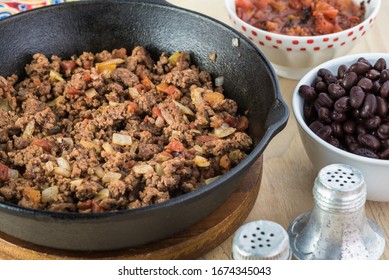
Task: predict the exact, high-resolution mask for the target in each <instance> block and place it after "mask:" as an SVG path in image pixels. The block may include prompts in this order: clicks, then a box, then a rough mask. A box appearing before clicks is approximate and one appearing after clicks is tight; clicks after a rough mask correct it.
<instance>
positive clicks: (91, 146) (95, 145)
mask: <svg viewBox="0 0 389 280" xmlns="http://www.w3.org/2000/svg"><path fill="white" fill-rule="evenodd" d="M80 145H81V146H83V147H84V148H87V149H88V148H89V149H95V150H96V152H98V153H100V152H101V148H100V145H99V143H98V140H97V141H96V140H94V141H93V142H92V141H85V140H81V141H80Z"/></svg>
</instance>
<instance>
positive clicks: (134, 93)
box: [128, 87, 139, 99]
mask: <svg viewBox="0 0 389 280" xmlns="http://www.w3.org/2000/svg"><path fill="white" fill-rule="evenodd" d="M128 93H129V94H130V96H131V97H132V99H137V98H138V97H139V92H138V90H137V89H136V88H134V87H132V88H128Z"/></svg>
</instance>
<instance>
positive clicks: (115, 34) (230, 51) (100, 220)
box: [0, 0, 289, 250]
mask: <svg viewBox="0 0 389 280" xmlns="http://www.w3.org/2000/svg"><path fill="white" fill-rule="evenodd" d="M0 38H1V41H2V43H1V44H0V75H3V76H7V75H10V74H12V73H18V74H19V75H20V76H21V78H23V75H24V74H23V73H24V65H25V64H27V63H29V61H30V60H31V57H32V55H33V54H34V53H37V52H41V53H44V54H45V55H47V56H51V55H52V54H55V55H58V56H61V57H63V58H66V57H70V56H71V55H73V54H81V53H82V52H83V51H90V52H93V53H95V52H100V51H102V50H104V49H107V50H112V49H114V48H120V47H125V48H127V49H128V50H131V49H132V48H134V47H135V46H137V45H142V46H144V47H146V49H147V50H149V51H150V52H151V54H152V55H153V56H154V57H153V58H154V59H156V60H157V59H158V57H159V54H160V53H161V52H162V51H166V52H168V53H173V52H175V51H177V50H180V51H189V52H190V54H191V58H192V61H193V62H194V63H195V64H196V65H198V66H199V67H200V68H201V69H204V70H207V71H209V72H210V73H212V75H213V77H214V78H215V77H217V76H224V80H225V83H224V87H225V94H226V95H227V96H228V97H229V98H232V99H234V100H236V101H237V102H238V105H239V107H240V108H241V109H242V110H248V112H249V113H248V118H249V121H250V128H249V134H250V136H251V137H252V138H253V139H254V142H255V144H254V148H253V150H252V151H251V153H250V155H249V156H248V157H247V158H246V159H245V160H244V161H243V162H242V163H240V164H239V165H238V166H237V167H235V168H233V169H232V170H231V171H230V172H229V173H228V174H226V175H224V176H222V177H221V178H219V179H218V180H216V181H214V182H213V183H211V184H209V185H207V186H204V187H202V188H200V189H198V190H196V191H194V192H192V193H189V194H186V195H183V196H181V197H178V198H174V199H171V200H170V201H167V202H164V203H161V204H158V205H152V206H147V207H144V208H141V209H134V210H128V211H122V212H115V213H97V214H75V213H73V214H70V213H54V212H48V211H37V210H31V209H26V208H22V207H18V206H15V205H10V204H7V203H0V230H1V231H2V232H4V233H6V234H9V235H12V236H14V237H17V238H20V239H22V240H26V241H29V242H32V243H35V244H38V245H44V246H48V247H53V248H59V249H68V250H110V249H119V248H125V247H131V246H135V245H140V244H145V243H148V242H151V241H155V240H159V239H162V238H165V237H168V236H170V235H172V234H174V233H176V232H178V231H181V230H183V229H185V228H187V227H189V226H190V225H193V224H194V223H196V222H198V221H200V220H201V219H203V218H204V217H206V216H207V215H209V214H210V213H211V212H212V211H214V210H215V209H216V208H217V207H218V206H219V205H221V204H222V203H223V202H224V201H225V200H226V199H227V198H228V197H229V196H230V195H231V194H232V193H233V192H234V191H235V190H236V188H237V186H238V183H239V181H240V180H241V179H242V177H243V175H244V174H245V173H246V172H247V171H248V169H249V168H250V166H251V165H252V164H253V163H254V162H255V160H256V159H258V157H259V156H260V155H261V154H262V153H263V151H264V149H265V147H266V146H267V145H268V143H269V141H270V140H271V139H272V138H273V137H274V136H275V135H276V134H277V133H278V132H280V131H281V130H282V129H283V128H284V127H285V125H286V123H287V120H288V117H289V110H288V108H287V106H286V105H285V103H284V101H283V99H282V97H281V94H280V89H279V85H278V81H277V78H276V75H275V73H274V71H273V69H272V67H271V66H270V64H269V62H268V60H267V59H266V58H265V57H264V55H263V54H262V52H261V51H259V50H258V49H257V48H256V47H255V46H254V45H253V44H252V43H251V42H250V41H249V40H247V39H245V37H243V36H242V35H240V34H239V33H238V32H236V31H234V30H233V29H231V28H230V27H228V26H226V25H224V24H222V23H220V22H218V21H216V20H213V19H211V18H209V17H206V16H203V15H200V14H197V13H195V12H191V11H188V10H185V9H181V8H178V7H174V6H171V5H170V4H168V3H166V2H165V1H162V0H160V1H158V0H134V1H115V0H114V1H85V2H84V1H82V2H72V3H67V4H59V5H53V6H49V7H45V8H41V9H37V10H33V11H30V12H26V13H21V14H18V15H16V16H13V17H10V18H7V19H4V20H1V21H0ZM236 38H238V39H239V46H237V47H236V46H235V47H234V46H232V40H233V39H236ZM211 53H216V54H217V59H216V62H212V61H210V59H209V54H211ZM0 121H1V120H0ZM264 207H266V206H264Z"/></svg>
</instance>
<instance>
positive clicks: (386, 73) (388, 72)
mask: <svg viewBox="0 0 389 280" xmlns="http://www.w3.org/2000/svg"><path fill="white" fill-rule="evenodd" d="M388 80H389V69H384V70H382V72H381V74H380V82H381V83H384V82H386V81H388Z"/></svg>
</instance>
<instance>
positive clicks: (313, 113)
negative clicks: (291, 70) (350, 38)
mask: <svg viewBox="0 0 389 280" xmlns="http://www.w3.org/2000/svg"><path fill="white" fill-rule="evenodd" d="M388 67H389V54H385V53H366V54H356V55H349V56H344V57H340V58H336V59H333V60H330V61H327V62H325V63H323V64H321V65H319V66H318V67H316V68H314V69H312V70H311V71H310V72H309V73H307V74H306V75H305V76H304V77H303V78H302V79H301V80H300V82H299V83H298V84H297V86H296V88H295V91H294V93H293V101H292V106H293V112H294V115H295V118H296V120H297V123H298V128H299V133H300V137H301V140H302V143H303V145H304V148H305V151H306V153H307V155H308V157H309V159H310V160H311V162H312V164H313V166H314V168H315V169H316V171H318V170H320V169H321V168H323V167H324V166H326V165H329V164H333V163H344V164H349V165H352V166H354V167H355V168H357V169H359V170H360V171H361V172H362V174H363V176H364V178H365V181H366V184H367V199H368V200H373V201H389V184H388V182H389V108H388V104H389V68H388ZM347 180H348V178H347V177H346V176H345V178H344V181H345V183H346V182H347Z"/></svg>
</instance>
